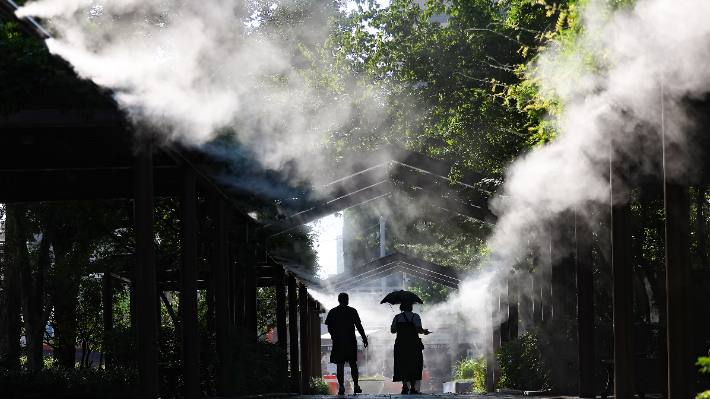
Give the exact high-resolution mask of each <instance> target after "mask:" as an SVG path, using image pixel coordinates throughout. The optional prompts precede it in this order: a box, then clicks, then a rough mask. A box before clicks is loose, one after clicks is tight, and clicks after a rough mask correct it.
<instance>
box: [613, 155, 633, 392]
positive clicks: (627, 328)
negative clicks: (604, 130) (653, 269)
mask: <svg viewBox="0 0 710 399" xmlns="http://www.w3.org/2000/svg"><path fill="white" fill-rule="evenodd" d="M610 180H611V247H612V251H611V252H612V255H611V258H612V275H613V300H614V304H613V310H614V316H613V320H614V397H615V398H616V399H633V398H634V395H635V381H634V324H633V323H634V318H633V304H634V302H633V300H634V298H633V275H632V263H631V205H630V203H629V201H630V200H631V191H630V189H629V166H628V163H627V162H626V161H625V160H623V159H620V157H619V155H618V154H616V152H615V151H614V147H613V146H612V148H611V178H610Z"/></svg>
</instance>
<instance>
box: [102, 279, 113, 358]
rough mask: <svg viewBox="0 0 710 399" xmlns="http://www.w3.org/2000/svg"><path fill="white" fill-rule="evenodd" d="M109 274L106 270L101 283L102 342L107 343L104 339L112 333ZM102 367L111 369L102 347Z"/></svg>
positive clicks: (111, 295) (111, 288) (111, 300)
mask: <svg viewBox="0 0 710 399" xmlns="http://www.w3.org/2000/svg"><path fill="white" fill-rule="evenodd" d="M112 279H113V278H112V277H111V273H110V272H109V271H108V270H107V271H105V272H104V275H103V277H102V278H101V282H102V283H103V284H102V286H101V302H102V305H103V313H104V314H103V316H104V317H103V322H104V342H108V340H107V339H106V338H107V337H108V336H109V335H110V334H111V331H113V284H112ZM103 355H104V367H105V368H107V369H108V368H111V366H112V364H111V358H110V357H109V356H108V355H107V354H106V348H105V347H104V354H103Z"/></svg>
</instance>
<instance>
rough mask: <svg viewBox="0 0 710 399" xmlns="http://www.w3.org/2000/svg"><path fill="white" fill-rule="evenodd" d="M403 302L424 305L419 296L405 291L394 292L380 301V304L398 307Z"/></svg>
mask: <svg viewBox="0 0 710 399" xmlns="http://www.w3.org/2000/svg"><path fill="white" fill-rule="evenodd" d="M402 302H409V303H421V304H423V303H424V302H422V300H421V298H419V296H417V294H415V293H413V292H412V291H404V290H399V291H392V292H390V293H389V294H387V296H385V298H384V299H383V300H382V301H380V303H390V304H392V305H396V304H398V303H402Z"/></svg>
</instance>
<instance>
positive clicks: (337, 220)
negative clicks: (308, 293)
mask: <svg viewBox="0 0 710 399" xmlns="http://www.w3.org/2000/svg"><path fill="white" fill-rule="evenodd" d="M309 226H311V227H313V231H314V232H316V233H318V238H317V239H316V248H315V250H316V252H317V253H318V265H320V267H321V270H320V273H319V274H318V276H319V277H320V278H323V279H324V278H327V277H328V275H330V274H335V273H337V270H338V269H337V268H338V236H339V235H343V216H342V213H341V214H340V216H335V214H333V215H330V216H326V217H324V218H321V219H318V220H316V221H315V222H313V223H310V224H309Z"/></svg>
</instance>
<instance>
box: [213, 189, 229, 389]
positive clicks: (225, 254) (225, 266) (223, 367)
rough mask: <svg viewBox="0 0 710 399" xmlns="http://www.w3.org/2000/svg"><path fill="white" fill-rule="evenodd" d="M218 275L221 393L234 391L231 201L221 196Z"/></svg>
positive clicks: (216, 211)
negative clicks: (230, 253) (232, 369)
mask: <svg viewBox="0 0 710 399" xmlns="http://www.w3.org/2000/svg"><path fill="white" fill-rule="evenodd" d="M214 207H215V209H214V229H215V245H214V252H215V253H214V278H215V318H216V324H217V331H216V340H217V343H216V345H217V370H216V374H217V395H219V396H229V395H230V394H231V390H232V387H231V380H232V378H231V377H232V376H231V353H230V348H229V243H228V242H227V234H228V231H229V216H228V212H227V200H226V199H224V198H222V197H218V198H216V199H215V201H214Z"/></svg>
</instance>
